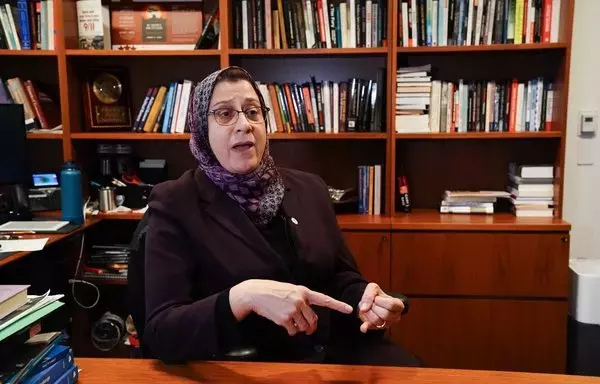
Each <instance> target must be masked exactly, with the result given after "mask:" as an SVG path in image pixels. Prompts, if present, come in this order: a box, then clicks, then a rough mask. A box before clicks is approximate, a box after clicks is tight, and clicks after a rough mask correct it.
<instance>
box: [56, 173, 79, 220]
mask: <svg viewBox="0 0 600 384" xmlns="http://www.w3.org/2000/svg"><path fill="white" fill-rule="evenodd" d="M60 189H61V191H60V197H61V207H62V220H64V221H69V222H71V223H72V224H83V193H82V191H81V171H80V170H79V169H78V168H77V165H75V163H73V162H68V163H66V164H65V165H63V167H62V171H61V172H60Z"/></svg>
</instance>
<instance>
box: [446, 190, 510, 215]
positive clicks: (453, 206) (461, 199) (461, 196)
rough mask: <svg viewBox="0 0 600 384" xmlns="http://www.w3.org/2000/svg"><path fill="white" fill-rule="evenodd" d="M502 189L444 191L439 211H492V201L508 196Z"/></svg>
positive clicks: (490, 212) (487, 212)
mask: <svg viewBox="0 0 600 384" xmlns="http://www.w3.org/2000/svg"><path fill="white" fill-rule="evenodd" d="M508 197H510V194H509V193H508V192H504V191H445V192H444V195H443V197H442V202H441V204H440V213H463V214H464V213H466V214H469V213H484V214H488V215H491V214H493V213H494V203H496V201H497V200H498V199H499V198H508Z"/></svg>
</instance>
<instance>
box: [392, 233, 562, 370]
mask: <svg viewBox="0 0 600 384" xmlns="http://www.w3.org/2000/svg"><path fill="white" fill-rule="evenodd" d="M568 236H569V235H568V232H495V233H492V232H479V231H473V232H469V231H465V232H459V231H455V232H453V231H441V232H437V231H407V232H397V233H394V234H393V235H392V243H391V244H392V251H391V254H392V256H391V271H390V273H391V289H392V290H393V291H397V292H402V293H404V294H406V295H407V296H409V298H410V300H411V311H410V313H409V314H408V315H407V316H405V317H404V318H403V320H402V322H401V323H400V324H398V325H397V326H395V327H394V328H393V329H392V330H391V335H392V338H393V339H394V340H396V341H398V342H399V343H401V344H402V345H404V346H405V347H406V348H407V349H408V350H410V351H411V352H413V353H415V354H416V355H418V356H419V357H420V358H421V359H422V360H423V361H424V362H425V364H427V365H428V366H433V367H446V368H469V369H493V370H520V371H533V372H564V369H565V361H566V359H565V357H566V355H565V353H566V352H565V347H566V320H567V296H568V258H569V247H568V245H569V244H568V241H569V237H568Z"/></svg>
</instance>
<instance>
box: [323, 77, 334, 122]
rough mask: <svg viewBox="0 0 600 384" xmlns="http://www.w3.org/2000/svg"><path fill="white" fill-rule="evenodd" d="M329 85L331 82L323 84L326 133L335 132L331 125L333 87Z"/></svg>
mask: <svg viewBox="0 0 600 384" xmlns="http://www.w3.org/2000/svg"><path fill="white" fill-rule="evenodd" d="M329 84H330V83H329V81H324V82H323V109H324V111H323V112H324V113H323V115H325V133H332V132H333V127H332V125H331V112H332V108H331V87H330V86H329Z"/></svg>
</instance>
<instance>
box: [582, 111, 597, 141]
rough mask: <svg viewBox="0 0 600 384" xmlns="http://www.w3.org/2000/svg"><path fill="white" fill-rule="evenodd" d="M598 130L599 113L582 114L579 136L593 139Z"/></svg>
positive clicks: (586, 112)
mask: <svg viewBox="0 0 600 384" xmlns="http://www.w3.org/2000/svg"><path fill="white" fill-rule="evenodd" d="M597 130H598V113H597V112H596V111H585V112H584V111H582V112H580V122H579V135H580V136H582V137H593V136H595V135H596V131H597Z"/></svg>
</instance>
